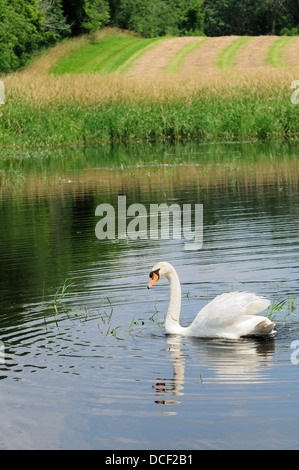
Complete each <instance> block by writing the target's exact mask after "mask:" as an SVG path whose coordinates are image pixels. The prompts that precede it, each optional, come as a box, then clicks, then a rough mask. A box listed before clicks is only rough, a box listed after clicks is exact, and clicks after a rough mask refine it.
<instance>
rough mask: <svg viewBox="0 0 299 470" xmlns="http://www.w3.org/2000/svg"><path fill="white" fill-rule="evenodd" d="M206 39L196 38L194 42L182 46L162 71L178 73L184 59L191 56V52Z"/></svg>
mask: <svg viewBox="0 0 299 470" xmlns="http://www.w3.org/2000/svg"><path fill="white" fill-rule="evenodd" d="M206 40H207V38H198V39H195V40H194V41H192V42H190V43H189V44H186V45H185V46H183V47H182V48H181V49H180V50H179V51H177V52H176V53H175V54H174V56H173V57H172V58H171V59H170V61H169V63H168V65H167V66H166V67H164V69H163V70H164V71H165V72H168V73H177V72H179V70H180V68H181V67H182V64H183V62H184V60H185V59H186V57H187V56H188V55H189V54H191V52H193V51H195V49H197V48H198V47H199V46H201V45H202V44H203V43H204V42H205V41H206Z"/></svg>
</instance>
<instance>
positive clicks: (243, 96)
mask: <svg viewBox="0 0 299 470" xmlns="http://www.w3.org/2000/svg"><path fill="white" fill-rule="evenodd" d="M1 113H2V116H1V120H0V148H2V149H3V148H5V147H6V148H8V147H12V148H32V147H34V148H45V147H52V148H53V147H59V146H67V145H83V144H93V143H99V142H101V143H111V142H134V141H135V142H138V141H154V140H161V139H167V140H168V141H169V140H173V141H175V140H180V139H188V138H200V139H205V140H215V139H216V140H222V141H223V140H232V139H239V140H244V139H265V138H270V137H272V138H273V137H284V136H294V135H299V119H298V107H296V106H292V105H291V103H290V97H289V89H287V88H286V89H283V90H273V89H272V90H271V91H268V92H267V91H263V92H261V91H260V90H257V91H255V92H254V91H253V90H252V89H250V88H249V89H240V88H239V87H238V88H236V90H234V91H231V94H230V96H227V97H226V96H223V95H222V96H221V99H220V98H219V95H218V94H217V92H215V93H212V92H209V93H205V92H204V91H202V92H196V93H195V92H194V94H193V95H190V96H189V97H188V99H187V100H186V99H185V97H184V96H181V97H180V96H177V97H174V98H172V99H171V100H169V101H164V102H161V101H160V100H159V99H156V100H154V99H148V100H146V99H144V98H143V99H140V98H139V99H138V98H134V97H132V99H131V100H127V101H123V100H122V99H115V100H114V101H107V102H102V103H95V104H93V105H91V104H82V103H80V102H77V101H65V102H60V103H59V104H57V103H47V104H45V105H44V106H43V107H42V108H41V107H40V106H39V105H38V104H36V103H34V102H33V103H31V102H30V101H29V102H28V101H26V100H23V99H22V98H21V97H20V98H18V97H17V96H14V97H11V98H10V100H9V101H8V102H7V104H6V105H5V106H3V107H2V108H1Z"/></svg>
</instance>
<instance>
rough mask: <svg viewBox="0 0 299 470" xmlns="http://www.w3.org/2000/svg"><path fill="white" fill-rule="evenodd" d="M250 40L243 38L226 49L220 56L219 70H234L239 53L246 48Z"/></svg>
mask: <svg viewBox="0 0 299 470" xmlns="http://www.w3.org/2000/svg"><path fill="white" fill-rule="evenodd" d="M249 39H250V37H249V36H242V37H240V38H237V39H235V40H234V41H233V42H232V43H231V44H229V45H228V46H226V47H224V48H223V49H222V51H221V52H220V54H219V55H218V61H217V67H218V68H219V69H228V68H233V67H234V65H235V60H236V57H237V54H238V52H239V51H240V49H241V48H242V47H244V46H245V44H246V43H247V42H248V40H249Z"/></svg>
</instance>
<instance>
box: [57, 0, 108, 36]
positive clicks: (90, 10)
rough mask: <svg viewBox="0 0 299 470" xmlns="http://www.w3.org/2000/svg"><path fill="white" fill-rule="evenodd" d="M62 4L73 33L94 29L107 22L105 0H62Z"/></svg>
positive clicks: (106, 4)
mask: <svg viewBox="0 0 299 470" xmlns="http://www.w3.org/2000/svg"><path fill="white" fill-rule="evenodd" d="M62 5H63V11H64V15H65V17H66V18H67V22H68V23H69V24H70V25H71V30H72V33H73V34H74V35H78V34H82V33H89V32H91V31H95V30H96V29H99V28H101V27H102V26H104V25H106V24H107V23H108V22H109V18H110V15H109V5H108V3H107V1H106V0H62Z"/></svg>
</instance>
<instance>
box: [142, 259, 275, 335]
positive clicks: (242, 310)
mask: <svg viewBox="0 0 299 470" xmlns="http://www.w3.org/2000/svg"><path fill="white" fill-rule="evenodd" d="M149 276H150V278H151V280H150V282H149V284H148V286H147V287H148V289H150V288H151V287H152V286H153V284H155V282H156V281H158V279H160V278H162V277H166V278H167V279H168V281H169V284H170V302H169V307H168V312H167V316H166V320H165V331H166V333H167V334H176V335H183V336H193V337H199V338H227V339H238V338H240V337H241V336H265V335H269V334H271V333H272V334H273V329H274V326H275V324H274V323H273V322H271V321H270V320H269V319H268V318H266V317H261V316H255V315H254V314H255V313H259V312H261V311H263V310H264V309H265V308H267V307H268V306H269V305H270V301H269V300H268V299H265V298H264V297H258V296H256V295H255V294H250V293H248V292H229V293H225V294H221V295H218V296H217V297H215V299H214V300H212V301H211V302H209V303H208V304H207V305H205V306H204V307H203V308H202V310H200V312H199V313H198V314H197V316H196V318H195V319H194V321H193V322H192V323H191V325H190V326H188V327H182V326H181V325H180V324H179V318H180V311H181V285H180V280H179V277H178V275H177V272H176V270H175V269H174V267H173V266H172V265H171V264H169V263H167V262H160V263H157V264H155V266H154V267H153V269H152V271H151V272H150V275H149Z"/></svg>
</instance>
